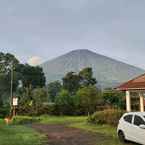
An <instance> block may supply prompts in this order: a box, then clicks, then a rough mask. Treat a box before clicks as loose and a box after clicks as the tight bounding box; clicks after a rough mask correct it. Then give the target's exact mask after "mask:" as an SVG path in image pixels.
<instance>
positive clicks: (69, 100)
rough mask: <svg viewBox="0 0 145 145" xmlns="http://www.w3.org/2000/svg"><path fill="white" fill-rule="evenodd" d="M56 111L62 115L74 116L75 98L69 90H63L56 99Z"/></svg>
mask: <svg viewBox="0 0 145 145" xmlns="http://www.w3.org/2000/svg"><path fill="white" fill-rule="evenodd" d="M55 103H56V109H57V112H59V114H60V115H72V114H73V112H74V102H73V96H71V95H70V94H69V92H68V91H67V90H64V89H62V90H61V92H60V93H59V95H58V96H57V98H56V101H55Z"/></svg>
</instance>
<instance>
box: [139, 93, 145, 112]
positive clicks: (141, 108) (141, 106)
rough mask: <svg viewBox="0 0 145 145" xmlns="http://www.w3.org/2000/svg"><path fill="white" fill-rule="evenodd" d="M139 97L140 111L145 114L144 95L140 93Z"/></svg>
mask: <svg viewBox="0 0 145 145" xmlns="http://www.w3.org/2000/svg"><path fill="white" fill-rule="evenodd" d="M139 97H140V111H141V112H144V96H143V94H142V93H139Z"/></svg>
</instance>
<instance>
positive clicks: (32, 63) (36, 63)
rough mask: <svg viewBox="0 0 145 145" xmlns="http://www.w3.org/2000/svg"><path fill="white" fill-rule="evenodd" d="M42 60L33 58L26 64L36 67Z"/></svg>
mask: <svg viewBox="0 0 145 145" xmlns="http://www.w3.org/2000/svg"><path fill="white" fill-rule="evenodd" d="M41 62H42V59H41V58H40V57H39V56H33V57H31V58H30V59H29V60H28V64H29V65H32V66H37V65H39V64H41Z"/></svg>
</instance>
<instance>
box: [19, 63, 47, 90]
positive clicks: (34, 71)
mask: <svg viewBox="0 0 145 145" xmlns="http://www.w3.org/2000/svg"><path fill="white" fill-rule="evenodd" d="M16 71H17V73H18V74H19V79H20V80H22V83H23V86H24V87H32V88H37V87H43V86H45V75H44V72H43V69H42V68H41V67H39V66H37V67H33V66H30V65H28V64H25V65H24V64H19V65H18V66H17V69H16Z"/></svg>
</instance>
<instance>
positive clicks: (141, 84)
mask: <svg viewBox="0 0 145 145" xmlns="http://www.w3.org/2000/svg"><path fill="white" fill-rule="evenodd" d="M116 89H117V90H121V91H125V90H145V74H143V75H141V76H138V77H136V78H134V79H132V80H130V81H128V82H126V83H123V84H122V85H120V86H119V87H117V88H116Z"/></svg>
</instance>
